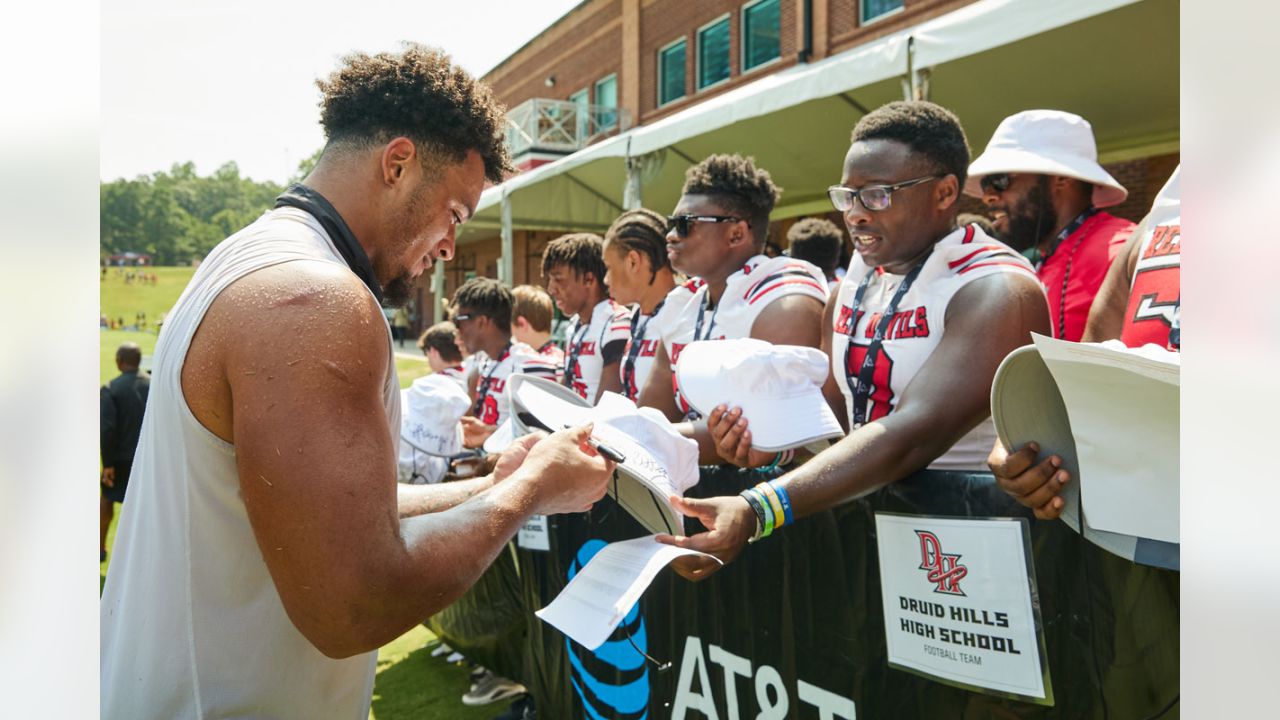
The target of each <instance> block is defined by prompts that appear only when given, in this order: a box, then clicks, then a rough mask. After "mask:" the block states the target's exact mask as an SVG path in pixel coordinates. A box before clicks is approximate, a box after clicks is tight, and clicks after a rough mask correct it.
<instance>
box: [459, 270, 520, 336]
mask: <svg viewBox="0 0 1280 720" xmlns="http://www.w3.org/2000/svg"><path fill="white" fill-rule="evenodd" d="M451 307H452V308H453V311H454V312H455V313H456V312H460V311H461V310H462V309H464V308H465V309H467V310H469V311H471V312H473V313H476V314H479V315H484V316H485V317H487V318H489V319H490V320H492V321H493V324H494V325H497V326H498V329H499V330H501V331H502V332H511V291H510V290H508V289H507V286H506V285H503V284H502V283H500V282H498V281H497V280H494V279H493V278H482V277H477V278H471V279H470V280H468V281H466V282H464V283H462V285H461V286H460V287H459V288H458V289H457V290H455V291H454V292H453V303H452V305H451Z"/></svg>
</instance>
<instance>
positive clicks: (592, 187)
mask: <svg viewBox="0 0 1280 720" xmlns="http://www.w3.org/2000/svg"><path fill="white" fill-rule="evenodd" d="M1135 38H1163V39H1164V41H1163V42H1142V43H1137V42H1133V40H1134V39H1135ZM909 63H910V66H911V67H913V68H914V69H915V70H916V71H917V73H918V75H917V78H918V80H919V81H921V82H927V83H928V88H929V94H930V99H932V100H933V101H935V102H938V103H940V104H942V105H944V106H946V107H948V108H950V109H952V110H953V111H955V112H956V114H957V115H958V116H959V117H960V119H961V120H962V121H963V122H964V124H965V129H966V132H967V133H968V135H969V141H970V144H971V145H972V149H973V151H974V152H975V154H976V153H977V152H980V151H981V149H982V146H983V145H985V143H986V140H987V138H988V137H990V134H991V132H992V131H993V130H994V129H995V126H996V125H997V124H998V123H999V121H1000V120H1001V119H1002V118H1003V117H1005V116H1007V115H1009V114H1011V113H1014V112H1017V111H1020V110H1024V109H1029V108H1035V107H1051V108H1057V109H1062V110H1068V111H1072V112H1077V113H1079V114H1081V115H1083V116H1084V117H1086V118H1087V119H1089V120H1090V121H1091V122H1092V123H1093V126H1094V129H1095V132H1096V133H1097V135H1098V143H1099V149H1100V152H1101V153H1102V155H1103V159H1104V160H1118V159H1124V158H1126V157H1141V156H1144V155H1147V154H1154V153H1157V152H1169V151H1172V150H1176V149H1177V146H1178V126H1179V125H1178V3H1177V0H1140V1H1135V0H1076V1H1074V2H1071V3H1064V2H1046V1H1045V0H980V2H976V3H973V4H971V5H967V6H965V7H963V8H960V9H959V10H956V11H954V12H951V13H948V14H946V15H943V16H940V17H937V18H934V19H932V20H928V21H926V22H923V23H921V24H919V25H916V26H913V27H911V28H907V29H905V30H902V31H900V32H898V33H895V34H892V35H889V36H886V37H883V38H880V39H877V40H875V41H873V42H870V43H867V44H866V45H863V46H861V47H857V48H854V49H852V50H849V51H847V52H844V53H841V54H839V55H836V56H832V57H829V58H825V59H823V60H821V61H819V62H815V63H812V64H808V65H797V66H795V67H792V68H788V69H786V70H783V71H780V72H777V73H774V74H771V75H766V76H764V77H761V78H760V79H759V80H757V81H755V82H752V83H749V84H747V85H743V86H741V87H738V88H735V89H733V90H731V91H729V92H726V93H724V94H723V95H719V96H716V97H713V98H711V99H709V100H706V101H704V102H701V103H698V104H697V105H694V106H692V107H690V108H688V109H686V110H684V111H681V112H679V113H676V114H674V115H671V116H669V117H666V118H663V119H661V120H659V121H657V122H654V123H652V124H649V125H644V126H641V127H638V128H635V129H634V130H631V131H629V132H628V133H625V134H623V135H620V136H618V137H614V138H610V139H608V140H606V141H603V142H600V143H597V144H595V145H592V146H590V147H587V148H585V149H583V150H581V151H579V152H576V153H574V154H572V155H569V156H566V157H564V158H561V159H560V160H557V161H556V162H553V163H550V164H548V165H544V166H541V167H539V168H536V169H534V170H532V171H530V172H527V173H524V174H522V175H519V176H516V177H514V178H512V179H510V180H508V181H507V182H505V183H503V184H502V185H499V186H495V187H492V188H490V189H488V190H486V191H485V193H484V195H483V196H482V197H481V201H480V205H479V209H478V212H477V216H476V218H475V219H474V220H473V221H472V222H471V223H468V225H467V226H466V228H465V229H464V232H463V234H462V238H461V241H462V242H466V241H467V240H470V239H478V238H481V237H492V235H493V231H494V230H495V229H498V228H499V227H501V220H502V218H501V206H502V204H503V200H504V197H505V199H506V201H507V203H508V204H509V208H510V213H511V226H512V227H514V228H518V229H584V230H586V229H590V230H597V231H598V230H601V229H603V228H605V227H607V226H608V224H609V223H610V222H611V221H612V220H613V218H614V217H616V216H617V215H618V213H619V212H620V211H621V209H622V208H623V206H624V204H625V203H624V189H625V186H626V184H627V166H628V163H630V164H631V165H632V167H633V173H634V174H635V175H636V176H637V177H636V181H638V183H639V184H640V185H641V186H642V187H641V188H640V190H641V193H642V196H643V200H644V204H645V205H646V206H648V207H652V208H655V209H657V210H659V211H660V212H666V211H668V210H670V208H671V207H672V206H674V204H675V201H676V200H677V198H678V196H679V190H680V187H681V185H682V183H683V177H684V171H685V169H686V168H687V167H688V166H689V165H690V164H692V163H693V162H695V161H696V160H698V159H701V158H703V157H705V156H706V155H708V154H711V153H715V152H737V153H742V154H746V155H752V156H754V157H755V158H756V161H757V163H758V165H760V166H761V167H764V168H766V169H768V170H769V171H770V173H771V174H772V175H773V177H774V180H775V182H777V183H778V184H779V185H780V186H782V188H783V189H784V192H783V197H782V200H781V202H780V205H779V207H778V209H777V210H776V211H775V214H774V216H775V218H785V217H792V216H795V215H799V214H804V213H811V212H820V211H825V210H827V209H829V208H828V205H827V201H826V197H825V188H826V187H827V186H828V185H830V184H832V183H834V182H837V181H839V175H840V165H841V162H842V160H843V156H844V152H845V150H846V149H847V147H848V139H849V132H850V130H851V129H852V128H853V125H854V124H855V123H856V122H857V120H858V118H860V117H861V116H862V115H863V114H865V112H866V111H868V110H869V109H871V108H875V107H877V106H879V105H881V104H883V103H885V102H889V101H892V100H896V99H901V98H902V97H903V84H904V78H906V77H907V75H908V66H909Z"/></svg>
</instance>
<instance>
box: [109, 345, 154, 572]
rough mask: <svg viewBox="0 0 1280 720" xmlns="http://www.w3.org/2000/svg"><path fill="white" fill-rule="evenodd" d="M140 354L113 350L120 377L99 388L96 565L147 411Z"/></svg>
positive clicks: (126, 482) (146, 386)
mask: <svg viewBox="0 0 1280 720" xmlns="http://www.w3.org/2000/svg"><path fill="white" fill-rule="evenodd" d="M141 364H142V350H141V349H140V348H139V347H138V344H137V343H131V342H127V343H124V344H123V345H121V346H120V347H119V348H117V349H116V369H118V370H119V371H120V374H119V375H117V376H116V378H115V379H114V380H112V381H111V382H110V383H107V384H106V385H104V386H103V388H102V391H101V392H100V393H99V398H98V409H99V424H100V430H99V432H100V434H101V447H102V476H101V478H100V481H101V485H102V498H101V499H100V500H99V513H98V515H99V519H100V521H101V522H100V533H99V538H98V558H99V561H101V560H106V559H107V527H108V526H110V525H111V518H112V517H113V516H114V515H115V504H116V503H123V502H124V496H125V491H126V490H128V489H129V475H130V474H131V473H132V471H133V456H134V453H135V452H136V451H137V449H138V438H139V436H140V435H141V434H142V416H143V413H144V411H145V410H146V408H147V393H148V392H149V390H150V388H151V379H150V377H148V376H147V374H146V373H144V372H141V371H140V370H139V369H138V368H139V366H140V365H141Z"/></svg>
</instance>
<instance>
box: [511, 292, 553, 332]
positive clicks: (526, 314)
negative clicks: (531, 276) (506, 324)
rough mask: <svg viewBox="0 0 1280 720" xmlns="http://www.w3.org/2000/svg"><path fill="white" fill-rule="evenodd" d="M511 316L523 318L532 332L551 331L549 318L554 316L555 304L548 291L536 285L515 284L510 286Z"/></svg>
mask: <svg viewBox="0 0 1280 720" xmlns="http://www.w3.org/2000/svg"><path fill="white" fill-rule="evenodd" d="M511 300H512V302H511V318H512V319H513V320H514V319H515V318H520V317H522V318H524V319H525V320H527V321H529V327H531V328H533V330H534V332H551V319H552V318H553V317H555V312H556V304H555V301H553V300H552V299H551V295H550V293H548V292H547V291H546V290H545V289H543V288H540V287H538V286H537V285H517V286H515V287H513V288H511Z"/></svg>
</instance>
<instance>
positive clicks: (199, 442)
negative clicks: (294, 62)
mask: <svg viewBox="0 0 1280 720" xmlns="http://www.w3.org/2000/svg"><path fill="white" fill-rule="evenodd" d="M319 85H320V88H321V90H322V92H323V101H322V117H321V122H322V124H323V125H324V129H325V133H326V136H327V138H328V142H327V144H326V146H325V149H324V152H323V153H322V155H321V157H320V159H319V161H318V163H317V165H316V168H315V170H314V171H313V172H312V173H311V174H310V175H309V176H308V177H307V178H306V180H305V181H304V184H303V185H295V186H293V187H291V188H290V189H289V190H288V191H287V192H286V193H285V194H284V195H282V196H281V197H280V198H279V199H278V201H277V206H276V208H275V209H273V210H271V211H269V212H267V213H266V214H264V215H263V216H262V217H261V218H260V219H259V220H258V221H257V222H255V223H254V224H252V225H250V226H249V227H247V228H245V229H244V230H242V231H240V232H239V233H236V234H235V235H233V236H232V237H230V238H228V239H227V240H226V241H224V242H223V243H221V244H220V245H219V246H218V247H217V248H215V249H214V250H213V252H212V253H210V255H209V257H208V258H207V259H206V260H205V262H204V263H203V264H201V266H200V268H199V270H198V271H197V272H196V274H195V276H194V277H193V278H192V281H191V283H190V285H188V287H187V288H186V290H185V291H184V292H183V294H182V296H181V297H180V298H179V300H178V302H177V304H176V305H175V307H174V309H173V311H172V312H171V313H170V314H169V316H168V318H167V320H166V322H165V327H164V332H163V333H162V334H161V336H160V338H159V343H158V346H157V348H156V354H155V363H154V367H155V373H154V377H153V382H152V394H151V400H150V405H149V406H148V412H147V417H146V421H145V423H144V426H143V430H142V439H141V442H140V444H139V447H138V452H137V456H136V459H135V464H134V469H133V479H132V484H133V488H131V491H130V501H131V503H130V506H129V507H126V509H125V511H124V513H123V515H122V517H121V521H120V525H119V529H118V535H117V538H116V545H115V556H114V558H113V562H112V564H111V568H110V571H109V573H108V575H107V579H106V587H105V589H104V592H103V597H102V601H101V627H102V636H101V693H102V695H101V713H102V716H103V717H105V718H128V719H130V720H133V719H135V718H197V717H200V718H204V717H299V718H303V717H306V718H319V717H326V718H350V719H353V720H355V719H360V720H363V719H364V718H366V717H368V713H369V702H370V696H371V692H372V686H373V677H374V663H375V659H376V651H377V649H378V648H379V647H380V646H382V645H383V644H385V643H387V642H388V641H390V640H392V639H394V638H396V637H398V636H399V635H401V634H402V633H404V632H405V631H406V630H408V629H410V628H411V627H413V626H414V625H415V624H417V623H419V622H421V621H422V620H423V619H425V618H427V617H428V616H430V615H432V614H433V613H435V612H437V611H439V610H440V609H441V608H443V607H445V606H447V605H448V604H449V603H451V602H452V601H453V600H455V599H456V598H457V597H459V596H460V595H461V594H462V593H463V592H464V591H465V590H466V589H467V587H468V586H470V585H471V583H472V582H474V581H475V579H476V578H477V577H479V576H480V574H481V573H482V572H483V571H484V570H485V568H486V567H487V566H488V565H489V564H490V562H491V561H492V560H493V558H494V557H495V556H496V555H497V553H498V552H499V551H500V550H501V549H502V547H503V546H504V545H505V544H506V543H507V541H508V540H509V539H510V538H511V537H512V536H513V535H514V534H515V532H516V531H517V529H518V528H520V526H521V525H522V524H523V522H524V521H525V519H526V518H527V517H529V515H531V514H532V513H543V514H546V513H556V512H568V511H582V510H584V509H586V508H587V507H589V506H590V505H591V504H592V503H593V502H594V501H595V500H597V499H598V498H599V497H600V496H601V495H603V493H604V489H605V483H606V479H607V476H608V474H609V472H610V468H609V467H608V465H609V464H608V463H607V462H605V461H604V460H603V459H602V458H599V457H596V456H594V455H593V454H592V453H590V452H587V451H584V449H583V441H585V439H586V434H587V433H589V432H590V430H589V428H579V429H577V430H572V431H564V432H560V433H556V434H554V435H552V436H550V437H549V438H546V439H544V440H542V441H540V442H538V443H537V444H536V446H533V447H532V449H530V447H529V444H528V443H526V444H525V445H521V446H518V447H517V448H516V449H515V450H513V451H512V452H510V453H509V454H508V455H507V456H505V457H504V458H503V460H502V461H501V462H499V463H498V466H497V469H496V471H495V475H494V476H492V477H486V478H482V479H475V480H469V481H463V482H456V483H446V484H441V485H422V486H409V485H397V483H396V437H397V434H398V429H399V425H400V420H399V416H400V407H399V382H398V380H397V378H396V373H395V364H394V360H393V354H392V349H391V339H390V338H391V335H390V331H389V328H388V326H387V323H386V320H385V319H384V318H383V315H382V312H381V309H380V307H379V305H380V303H385V304H387V305H395V304H402V303H403V302H404V301H405V300H406V299H407V297H408V293H409V291H410V290H411V289H412V287H413V282H414V278H415V277H416V276H418V275H420V274H421V273H423V272H424V271H426V270H427V269H429V268H430V267H431V266H432V264H433V263H434V262H436V261H440V260H445V259H448V258H450V257H451V256H452V255H453V244H454V232H455V229H456V226H457V225H458V224H460V223H462V222H465V221H466V220H468V219H469V218H470V217H471V216H472V214H473V213H474V212H475V207H476V203H477V202H478V200H479V198H480V192H481V190H482V188H483V185H484V182H485V180H486V179H488V180H490V181H493V182H499V181H501V180H502V177H503V174H504V172H506V171H507V170H508V169H509V167H508V166H509V162H508V159H507V156H506V152H505V149H504V146H503V141H502V112H501V109H500V108H499V107H498V106H497V105H496V104H495V103H494V102H493V100H492V98H491V96H490V93H489V91H488V89H487V88H485V87H483V86H481V85H478V84H477V83H476V82H475V81H474V80H472V78H471V77H470V76H468V75H467V74H466V73H464V72H463V71H462V70H460V69H458V68H456V67H454V66H453V65H452V64H451V63H450V60H449V58H448V56H446V55H443V54H441V53H439V52H436V51H433V50H430V49H427V48H422V47H419V46H410V47H409V48H407V49H406V50H405V51H404V52H403V53H400V54H380V55H377V56H372V57H371V56H368V55H364V54H356V55H352V56H349V57H347V58H346V59H345V60H344V65H343V67H342V68H340V69H339V70H338V71H337V72H336V73H335V74H333V75H332V76H331V77H330V78H329V79H328V80H326V81H323V82H321V83H319ZM459 538H465V540H466V541H465V542H458V539H459Z"/></svg>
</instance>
